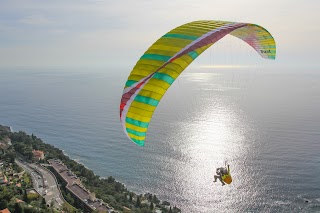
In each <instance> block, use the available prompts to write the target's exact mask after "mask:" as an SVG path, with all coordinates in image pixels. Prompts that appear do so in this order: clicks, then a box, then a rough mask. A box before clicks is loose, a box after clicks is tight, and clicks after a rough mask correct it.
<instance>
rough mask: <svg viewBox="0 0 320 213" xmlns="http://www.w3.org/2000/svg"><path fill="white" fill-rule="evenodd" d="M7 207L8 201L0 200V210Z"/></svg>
mask: <svg viewBox="0 0 320 213" xmlns="http://www.w3.org/2000/svg"><path fill="white" fill-rule="evenodd" d="M7 207H8V201H7V200H5V199H2V198H1V200H0V209H5V208H7Z"/></svg>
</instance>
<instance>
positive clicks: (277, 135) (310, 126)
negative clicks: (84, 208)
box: [0, 68, 320, 212]
mask: <svg viewBox="0 0 320 213" xmlns="http://www.w3.org/2000/svg"><path fill="white" fill-rule="evenodd" d="M128 74H129V71H128V70H126V69H114V70H108V69H105V70H76V69H74V70H71V69H53V68H51V69H49V68H48V69H22V68H21V69H15V70H13V69H2V70H0V123H1V124H4V125H9V126H11V127H12V128H13V130H14V131H19V130H22V131H26V132H28V133H30V134H31V133H34V134H36V135H37V136H39V137H41V138H42V139H43V140H44V141H45V142H46V143H50V144H52V145H54V146H55V147H58V148H60V149H62V150H64V151H65V153H66V154H68V155H69V156H71V157H72V158H73V159H76V160H78V161H79V162H81V163H83V164H84V165H85V166H87V167H88V168H90V169H92V170H93V171H94V172H95V173H96V174H98V175H100V176H102V177H106V176H110V175H112V176H113V177H115V178H116V179H117V180H119V181H121V182H123V183H125V184H126V186H127V187H128V188H129V189H131V190H134V191H135V192H137V193H145V192H151V193H154V194H157V195H158V196H159V197H160V198H161V199H164V200H169V201H170V202H171V203H172V204H174V205H177V206H178V207H181V208H182V210H183V212H320V131H319V130H320V110H319V109H320V84H319V82H320V74H319V72H318V71H317V70H312V69H309V70H299V69H297V70H289V69H278V70H273V69H269V70H267V69H250V68H246V69H244V68H242V69H238V70H234V69H201V70H196V69H189V70H188V71H186V72H185V73H183V75H182V76H181V77H180V78H179V79H178V80H177V81H176V82H175V83H174V84H173V86H172V87H171V88H170V89H169V91H168V93H167V94H166V96H165V97H164V98H163V100H162V101H161V103H160V104H159V106H158V108H157V110H156V112H155V114H154V117H153V120H152V123H151V125H150V127H149V131H148V135H147V143H146V146H145V147H138V146H136V145H135V144H133V143H132V142H130V141H129V140H128V139H127V138H126V136H125V134H124V133H123V132H122V128H121V125H120V122H119V109H118V107H119V101H120V97H121V94H122V89H123V85H124V83H125V81H126V78H127V75H128ZM225 161H228V163H229V164H230V165H231V171H232V175H233V179H234V180H233V183H232V184H231V185H229V186H223V187H222V186H221V185H220V184H219V183H215V184H214V183H213V182H212V181H213V175H214V173H215V169H216V168H217V167H219V166H221V165H222V164H223V163H224V162H225ZM306 201H308V202H306Z"/></svg>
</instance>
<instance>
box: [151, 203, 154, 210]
mask: <svg viewBox="0 0 320 213" xmlns="http://www.w3.org/2000/svg"><path fill="white" fill-rule="evenodd" d="M150 209H151V210H153V209H154V206H153V203H152V202H151V204H150Z"/></svg>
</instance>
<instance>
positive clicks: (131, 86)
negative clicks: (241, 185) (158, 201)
mask: <svg viewBox="0 0 320 213" xmlns="http://www.w3.org/2000/svg"><path fill="white" fill-rule="evenodd" d="M227 34H231V35H233V36H236V37H238V38H240V39H242V40H243V41H245V42H247V43H248V44H249V45H251V46H252V47H253V48H254V49H255V50H256V51H257V52H258V53H259V54H260V55H261V56H262V57H264V58H269V59H274V58H275V42H274V39H273V38H272V36H271V35H270V33H269V32H268V31H266V30H265V29H264V28H262V27H260V26H258V25H253V24H248V23H236V22H225V21H195V22H191V23H187V24H184V25H182V26H179V27H177V28H175V29H173V30H171V31H170V32H168V33H167V34H165V35H163V36H162V37H161V38H159V39H158V40H157V41H156V42H155V43H154V44H153V45H151V47H149V49H148V50H147V51H146V52H145V53H144V54H143V55H142V56H141V57H140V59H139V60H138V62H137V63H136V65H135V66H134V68H133V70H132V71H131V73H130V75H129V77H128V80H127V82H126V85H125V88H124V91H123V95H122V98H121V103H120V120H121V123H122V127H123V129H124V132H125V133H126V135H127V136H128V138H130V139H131V140H132V141H133V142H135V143H136V144H138V145H141V146H143V145H144V142H145V138H146V132H147V130H148V126H149V123H150V121H151V118H152V115H153V112H154V111H155V109H156V107H157V105H158V103H159V102H160V100H161V98H162V97H163V95H164V94H165V93H166V91H167V90H168V88H169V87H170V86H171V84H172V83H173V82H174V80H175V79H176V78H177V77H178V76H179V75H180V74H181V72H182V71H183V70H184V69H185V68H186V67H187V66H188V65H189V64H190V63H191V62H192V61H193V60H194V59H195V58H197V57H198V56H199V55H200V54H201V53H202V52H203V51H205V50H206V49H207V48H209V47H210V46H211V45H212V44H214V43H215V42H217V41H218V40H220V39H221V38H223V37H224V36H225V35H227Z"/></svg>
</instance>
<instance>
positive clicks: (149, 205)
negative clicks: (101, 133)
mask: <svg viewBox="0 0 320 213" xmlns="http://www.w3.org/2000/svg"><path fill="white" fill-rule="evenodd" d="M3 132H4V131H1V125H0V137H8V138H10V139H11V143H12V146H13V148H14V150H15V151H16V152H18V153H19V155H22V156H24V157H25V158H26V160H27V161H30V162H31V161H33V155H32V150H41V151H44V153H45V159H44V160H42V161H41V162H42V163H47V160H48V159H54V158H56V159H59V160H61V161H62V162H63V163H64V164H65V165H66V166H67V167H68V168H69V169H71V170H72V172H73V173H74V174H75V175H77V176H78V177H79V178H80V180H81V182H82V184H84V185H85V187H86V188H87V189H89V190H90V191H91V192H95V194H96V197H97V198H99V199H102V200H103V201H104V202H106V203H108V204H109V205H110V206H112V207H113V208H115V209H117V210H120V211H124V212H136V213H149V212H154V211H155V210H157V209H158V210H161V211H162V212H163V213H169V212H171V213H178V212H181V211H180V209H178V208H176V207H173V208H172V207H171V206H170V203H169V202H166V201H164V202H160V200H159V199H158V198H157V197H156V195H152V194H150V193H147V194H144V195H137V194H135V193H134V192H130V191H129V190H128V189H127V188H126V187H125V186H124V185H123V184H122V183H120V182H117V181H116V180H115V179H114V178H113V177H112V176H110V177H108V178H101V177H99V176H98V175H95V174H94V173H93V172H92V171H91V170H89V169H87V168H85V167H84V166H83V165H82V164H79V163H77V162H76V161H74V160H72V159H70V158H69V157H68V156H66V155H64V154H63V152H62V151H61V150H60V149H57V148H55V147H54V146H52V145H50V144H45V143H44V142H43V141H42V140H41V139H40V138H37V137H36V136H35V135H33V134H32V135H31V136H30V135H28V134H26V133H25V132H21V131H20V132H8V131H7V132H6V134H3ZM11 154H12V156H11V155H7V156H6V158H7V159H10V160H14V152H12V153H11ZM12 158H13V159H12ZM41 162H40V163H41ZM57 179H59V178H57ZM61 185H62V187H61V188H62V193H63V195H64V197H65V199H66V200H67V202H69V203H70V204H71V205H75V203H74V201H73V199H72V197H71V195H70V194H68V192H67V191H65V190H63V189H65V185H64V184H61ZM28 200H29V197H28ZM63 208H64V210H65V211H67V212H77V210H76V209H74V208H71V206H70V205H68V204H65V205H64V207H63Z"/></svg>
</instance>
